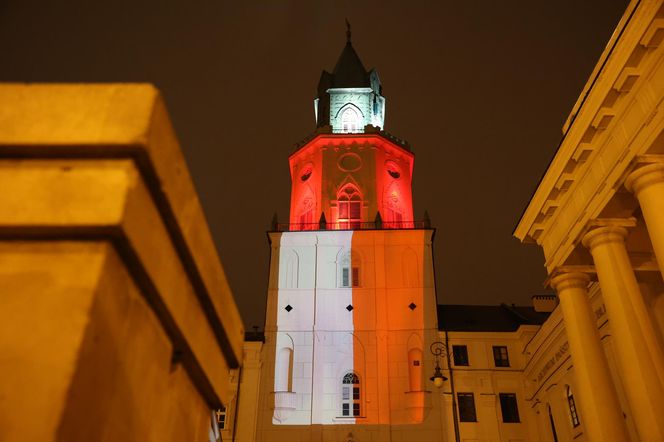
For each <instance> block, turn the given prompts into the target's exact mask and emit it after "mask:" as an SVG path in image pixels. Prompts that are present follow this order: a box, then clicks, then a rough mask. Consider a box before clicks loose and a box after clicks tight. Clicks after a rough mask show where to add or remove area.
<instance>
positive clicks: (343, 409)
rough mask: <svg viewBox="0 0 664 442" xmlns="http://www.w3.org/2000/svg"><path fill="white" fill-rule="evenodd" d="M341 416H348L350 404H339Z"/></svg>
mask: <svg viewBox="0 0 664 442" xmlns="http://www.w3.org/2000/svg"><path fill="white" fill-rule="evenodd" d="M341 415H342V416H350V404H341Z"/></svg>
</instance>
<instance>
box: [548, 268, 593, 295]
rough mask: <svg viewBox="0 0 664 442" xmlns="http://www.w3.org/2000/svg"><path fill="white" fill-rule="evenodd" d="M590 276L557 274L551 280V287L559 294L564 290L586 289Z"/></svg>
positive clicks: (567, 273) (572, 273) (583, 274)
mask: <svg viewBox="0 0 664 442" xmlns="http://www.w3.org/2000/svg"><path fill="white" fill-rule="evenodd" d="M589 282H590V276H588V275H587V274H585V273H581V272H565V273H559V274H557V275H556V276H554V277H553V278H551V286H552V287H553V288H554V289H555V290H556V291H557V292H558V293H560V292H561V291H563V290H566V289H587V288H588V283H589Z"/></svg>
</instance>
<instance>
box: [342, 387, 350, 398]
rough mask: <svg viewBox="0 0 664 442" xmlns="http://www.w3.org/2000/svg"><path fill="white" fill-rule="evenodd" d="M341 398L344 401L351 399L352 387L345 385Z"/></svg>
mask: <svg viewBox="0 0 664 442" xmlns="http://www.w3.org/2000/svg"><path fill="white" fill-rule="evenodd" d="M341 399H342V400H344V401H347V400H350V387H343V389H342V393H341Z"/></svg>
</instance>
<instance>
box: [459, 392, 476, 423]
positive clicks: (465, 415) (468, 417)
mask: <svg viewBox="0 0 664 442" xmlns="http://www.w3.org/2000/svg"><path fill="white" fill-rule="evenodd" d="M457 403H458V404H459V421H460V422H477V413H476V412H475V396H473V393H457Z"/></svg>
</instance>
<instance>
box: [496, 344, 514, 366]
mask: <svg viewBox="0 0 664 442" xmlns="http://www.w3.org/2000/svg"><path fill="white" fill-rule="evenodd" d="M493 361H494V364H495V365H496V367H509V366H510V358H509V356H508V355H507V347H506V346H504V345H494V346H493Z"/></svg>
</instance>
